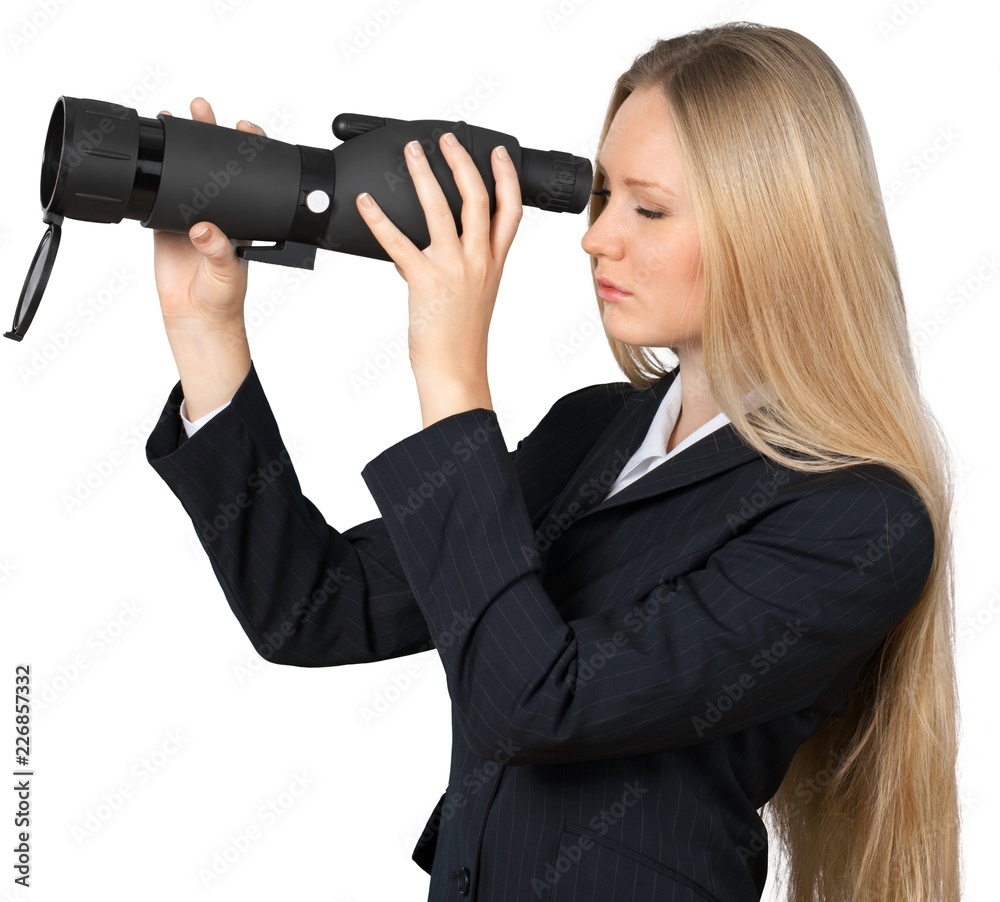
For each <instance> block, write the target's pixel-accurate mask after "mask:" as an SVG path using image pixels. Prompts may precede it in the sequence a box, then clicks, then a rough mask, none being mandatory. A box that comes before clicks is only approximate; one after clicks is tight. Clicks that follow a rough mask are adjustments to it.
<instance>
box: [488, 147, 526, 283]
mask: <svg viewBox="0 0 1000 902" xmlns="http://www.w3.org/2000/svg"><path fill="white" fill-rule="evenodd" d="M490 156H491V159H492V161H493V178H494V179H495V180H496V196H497V209H496V212H495V213H494V214H493V222H492V223H491V224H490V252H491V253H492V254H493V259H494V260H496V261H497V263H499V264H500V265H501V266H503V263H504V261H505V260H506V259H507V251H509V250H510V246H511V244H512V243H513V241H514V235H515V234H517V227H518V224H519V223H520V222H521V217H522V216H523V215H524V207H523V205H522V201H521V185H520V182H519V180H518V178H517V168H516V167H515V166H514V162H513V160H511V159H510V156H509V155H508V154H507V152H506V150H504V151H503V153H502V154H501V153H500V148H499V147H496V148H494V149H493V153H492V154H491V155H490ZM504 157H506V158H507V159H504Z"/></svg>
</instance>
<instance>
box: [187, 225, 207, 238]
mask: <svg viewBox="0 0 1000 902" xmlns="http://www.w3.org/2000/svg"><path fill="white" fill-rule="evenodd" d="M206 237H208V226H205V228H203V229H202V230H201V231H200V232H199V233H198V234H197V235H192V236H191V240H192V241H204V240H205V238H206Z"/></svg>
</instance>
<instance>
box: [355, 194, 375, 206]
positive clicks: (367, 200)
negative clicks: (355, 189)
mask: <svg viewBox="0 0 1000 902" xmlns="http://www.w3.org/2000/svg"><path fill="white" fill-rule="evenodd" d="M358 197H359V198H360V199H361V206H362V207H374V206H375V201H374V200H373V199H372V196H371V195H370V194H369V193H368V192H367V191H366V192H364V193H362V194H359V195H358Z"/></svg>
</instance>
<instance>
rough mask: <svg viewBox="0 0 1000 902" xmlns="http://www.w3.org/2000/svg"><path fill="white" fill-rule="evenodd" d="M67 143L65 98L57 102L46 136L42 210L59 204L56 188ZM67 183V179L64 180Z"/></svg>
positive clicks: (42, 180) (43, 160) (43, 161)
mask: <svg viewBox="0 0 1000 902" xmlns="http://www.w3.org/2000/svg"><path fill="white" fill-rule="evenodd" d="M65 142H66V106H65V103H64V102H63V98H62V97H60V98H59V100H58V101H56V106H55V109H54V110H53V111H52V118H51V119H50V120H49V130H48V132H47V133H46V135H45V150H44V153H43V156H42V179H41V196H42V209H43V210H49V209H51V208H52V207H53V206H55V205H56V203H57V200H58V199H57V198H56V196H55V192H56V186H57V185H58V183H59V174H60V171H61V170H62V158H63V146H64V145H65ZM63 180H64V181H65V177H64V179H63Z"/></svg>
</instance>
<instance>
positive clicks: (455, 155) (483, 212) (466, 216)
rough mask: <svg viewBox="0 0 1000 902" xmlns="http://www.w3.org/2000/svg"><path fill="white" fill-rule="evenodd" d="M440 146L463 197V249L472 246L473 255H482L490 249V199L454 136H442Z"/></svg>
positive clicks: (473, 165)
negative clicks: (475, 253)
mask: <svg viewBox="0 0 1000 902" xmlns="http://www.w3.org/2000/svg"><path fill="white" fill-rule="evenodd" d="M449 138H451V142H449V140H448V139H449ZM452 142H453V143H452ZM440 146H441V150H442V152H443V153H444V156H445V159H446V160H447V161H448V165H449V166H450V167H451V174H452V177H453V178H454V179H455V184H456V185H458V190H459V191H460V192H461V194H462V246H463V247H469V246H472V245H474V247H473V248H472V249H473V250H474V251H479V252H481V253H485V252H486V251H488V250H489V249H490V248H489V245H490V238H489V231H490V229H489V225H490V195H489V192H487V190H486V185H485V184H483V177H482V176H481V175H480V174H479V169H478V167H477V166H476V164H475V162H474V161H473V159H472V157H471V156H470V155H469V152H468V151H467V150H466V149H465V148H464V147H463V146H462V145H461V144H460V143H459V141H458V139H457V138H455V136H454V135H453V134H451V133H450V132H448V133H446V134H444V135H442V136H441V141H440Z"/></svg>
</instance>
